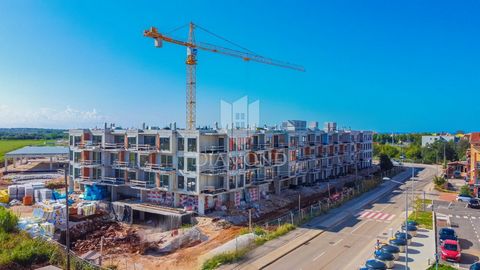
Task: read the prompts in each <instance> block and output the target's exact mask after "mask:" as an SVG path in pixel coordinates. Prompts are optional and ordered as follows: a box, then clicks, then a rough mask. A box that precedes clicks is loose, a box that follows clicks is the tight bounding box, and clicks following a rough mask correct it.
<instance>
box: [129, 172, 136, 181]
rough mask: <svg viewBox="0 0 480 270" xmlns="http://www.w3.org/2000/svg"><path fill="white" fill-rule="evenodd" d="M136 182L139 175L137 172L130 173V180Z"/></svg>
mask: <svg viewBox="0 0 480 270" xmlns="http://www.w3.org/2000/svg"><path fill="white" fill-rule="evenodd" d="M132 179H133V180H135V179H137V173H136V172H128V180H132Z"/></svg>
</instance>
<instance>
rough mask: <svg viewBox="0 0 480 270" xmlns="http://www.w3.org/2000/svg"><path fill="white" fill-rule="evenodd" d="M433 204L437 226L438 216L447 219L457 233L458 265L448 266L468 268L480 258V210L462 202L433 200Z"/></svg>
mask: <svg viewBox="0 0 480 270" xmlns="http://www.w3.org/2000/svg"><path fill="white" fill-rule="evenodd" d="M434 204H435V208H436V209H435V211H436V212H437V224H438V223H439V222H438V217H439V216H442V215H443V216H444V217H448V218H449V219H450V223H451V226H452V228H453V229H455V231H456V232H457V235H458V238H459V241H460V247H461V248H462V257H461V259H460V264H455V263H450V264H452V265H454V266H456V267H462V268H468V266H470V264H472V263H474V262H476V261H478V260H479V257H480V209H471V208H468V207H467V203H464V202H451V203H449V202H444V201H436V200H435V201H434ZM438 229H440V227H438ZM437 237H438V236H437ZM439 251H440V249H439Z"/></svg>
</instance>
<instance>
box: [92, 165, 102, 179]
mask: <svg viewBox="0 0 480 270" xmlns="http://www.w3.org/2000/svg"><path fill="white" fill-rule="evenodd" d="M101 176H102V169H99V168H96V169H93V179H98V178H100V177H101Z"/></svg>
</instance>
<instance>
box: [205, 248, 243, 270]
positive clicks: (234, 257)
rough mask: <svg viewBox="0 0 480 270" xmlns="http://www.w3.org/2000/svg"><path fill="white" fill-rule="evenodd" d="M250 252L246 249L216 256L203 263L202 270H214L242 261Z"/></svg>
mask: <svg viewBox="0 0 480 270" xmlns="http://www.w3.org/2000/svg"><path fill="white" fill-rule="evenodd" d="M248 251H249V249H248V248H244V249H240V250H237V251H232V252H225V253H222V254H218V255H215V256H213V257H212V258H210V259H208V260H206V261H205V262H204V263H203V265H202V270H213V269H216V268H217V267H219V266H220V265H223V264H229V263H234V262H237V261H239V260H241V259H242V258H243V256H245V254H247V252H248Z"/></svg>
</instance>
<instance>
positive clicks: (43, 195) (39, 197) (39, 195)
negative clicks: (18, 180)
mask: <svg viewBox="0 0 480 270" xmlns="http://www.w3.org/2000/svg"><path fill="white" fill-rule="evenodd" d="M34 198H35V202H36V203H41V202H43V201H45V200H50V199H51V198H52V190H51V189H48V188H42V189H35V190H34Z"/></svg>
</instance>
